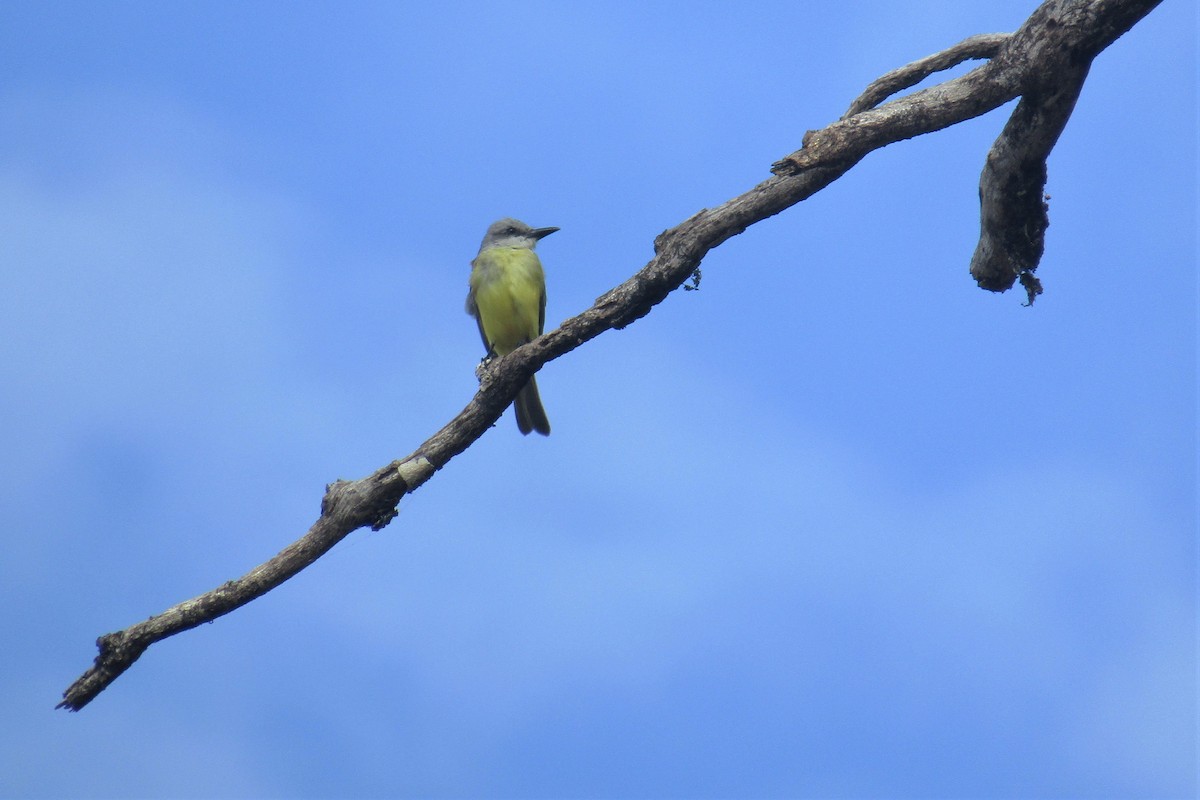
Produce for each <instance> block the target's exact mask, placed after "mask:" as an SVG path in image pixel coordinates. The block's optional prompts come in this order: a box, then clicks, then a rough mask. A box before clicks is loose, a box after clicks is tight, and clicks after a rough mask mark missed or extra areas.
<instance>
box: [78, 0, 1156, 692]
mask: <svg viewBox="0 0 1200 800" xmlns="http://www.w3.org/2000/svg"><path fill="white" fill-rule="evenodd" d="M1159 1H1160V0H1050V1H1049V2H1046V3H1044V4H1043V5H1042V6H1040V7H1039V8H1038V9H1037V10H1036V11H1035V12H1034V14H1033V15H1032V16H1031V17H1030V18H1029V19H1028V20H1027V21H1026V22H1025V24H1023V25H1022V26H1021V28H1020V29H1018V30H1017V31H1016V32H1015V33H1013V34H988V35H981V36H973V37H971V38H969V39H967V40H965V41H963V42H961V43H960V44H958V45H955V46H954V47H951V48H950V49H948V50H946V51H943V52H942V53H938V54H936V55H933V56H930V57H928V58H925V59H921V60H920V61H917V62H914V63H913V64H910V65H908V66H906V67H902V68H901V69H898V70H896V71H894V72H892V73H889V74H888V75H885V76H883V77H882V78H880V79H879V80H877V81H875V82H874V83H872V84H871V85H870V86H869V87H868V88H867V90H866V91H865V92H864V93H863V95H862V96H861V97H859V98H858V99H857V100H856V101H855V102H854V103H853V104H852V105H851V106H850V110H849V111H848V112H847V113H846V115H845V116H844V117H843V118H842V119H840V120H838V121H837V122H835V123H833V124H832V125H829V126H828V127H826V128H823V129H822V130H819V131H809V132H808V133H807V134H806V135H805V136H804V140H803V145H804V146H803V148H802V149H801V150H798V151H797V152H795V153H793V154H792V155H790V156H788V157H786V158H784V159H783V160H781V161H779V162H778V163H776V164H775V165H774V167H773V168H772V171H773V172H774V173H775V176H774V177H772V178H769V179H767V180H766V181H763V182H762V183H760V184H758V185H757V186H755V187H754V188H752V189H750V190H749V191H748V192H746V193H745V194H742V195H740V196H738V197H735V198H733V199H732V200H730V201H728V202H726V203H724V204H723V205H721V206H719V207H717V208H713V209H704V210H702V211H700V212H699V213H697V214H695V215H694V216H692V217H691V218H689V219H687V220H685V221H684V222H682V223H680V224H679V225H678V226H676V227H674V228H671V229H670V230H667V231H664V232H663V233H662V234H660V235H659V236H658V238H657V239H656V240H655V243H654V249H655V255H654V258H653V259H651V260H650V262H649V263H648V264H647V265H646V266H645V267H643V268H642V269H641V270H640V271H638V272H637V273H636V274H635V275H634V276H633V277H631V278H630V279H629V280H627V281H625V283H623V284H621V285H620V286H618V287H616V288H615V289H613V290H611V291H609V292H607V293H606V294H604V295H603V296H601V297H600V298H599V299H597V300H596V303H595V305H593V306H592V307H591V308H589V309H588V310H586V311H584V312H583V313H582V314H579V315H578V316H576V317H572V318H571V319H569V320H567V321H566V322H564V323H563V324H562V326H561V327H559V328H557V329H556V330H553V331H550V332H549V333H547V334H545V335H544V336H541V337H539V338H538V339H536V340H535V341H533V342H531V343H529V344H528V345H526V346H524V347H521V348H519V349H517V350H516V351H514V352H513V353H511V354H509V355H507V356H505V357H504V358H502V359H498V360H496V361H495V362H493V363H492V364H489V365H488V366H487V367H486V368H484V370H483V371H482V373H481V375H482V380H481V385H480V389H479V391H478V392H477V393H476V395H475V397H474V398H473V399H472V400H471V402H470V403H469V404H468V405H467V407H466V408H464V409H463V410H462V412H460V413H459V414H458V416H457V417H455V418H454V419H453V420H451V421H450V422H449V423H448V424H447V425H446V426H445V427H444V428H442V429H441V430H440V431H438V432H437V433H435V434H434V435H433V436H432V437H431V438H430V439H429V440H428V441H426V442H425V443H424V444H422V445H421V446H420V447H418V448H417V449H416V451H415V452H413V453H412V454H411V455H409V456H407V457H405V458H403V459H401V460H399V461H394V462H392V463H391V464H388V465H387V466H385V467H383V468H382V469H380V470H378V471H376V472H375V473H374V474H372V475H369V476H367V477H365V478H362V479H360V480H356V481H341V480H339V481H336V482H335V483H333V484H331V485H330V486H329V487H328V488H327V491H326V494H325V498H324V500H323V501H322V503H321V515H320V517H319V518H318V519H317V521H316V522H315V523H314V524H313V526H312V528H311V529H309V531H308V533H307V534H305V535H304V536H303V537H302V538H300V539H299V540H297V541H296V542H294V543H293V544H291V545H289V546H288V547H286V548H285V549H284V550H282V551H281V552H280V553H279V554H278V555H276V556H275V557H274V558H272V559H270V560H269V561H267V562H266V563H264V564H262V565H261V566H259V567H256V568H255V569H253V570H251V571H250V572H249V573H247V574H246V575H244V576H242V577H241V578H238V579H236V580H233V581H229V582H227V583H225V584H223V585H221V586H219V587H217V588H216V589H213V590H212V591H210V592H207V593H205V594H203V595H200V596H199V597H196V598H193V599H191V600H187V601H185V602H183V603H180V604H178V605H176V606H173V607H171V608H169V609H167V610H166V611H164V612H162V613H161V614H158V615H156V616H154V617H151V618H150V619H148V620H146V621H145V622H140V623H137V624H136V625H133V626H130V627H129V628H126V629H125V630H122V631H118V632H116V633H110V634H106V635H104V636H101V637H100V638H99V639H98V640H97V642H96V644H97V646H98V647H99V649H100V653H99V655H97V656H96V659H95V663H94V664H93V666H92V667H90V668H89V669H88V670H87V671H86V672H85V673H84V674H83V675H82V676H81V677H80V678H79V679H78V680H77V681H75V683H73V684H72V685H71V686H70V687H69V688H68V689H67V690H66V691H65V692H64V693H63V701H62V702H61V703H60V704H59V707H60V708H66V709H70V710H72V711H77V710H79V709H81V708H83V707H84V706H85V705H87V704H88V703H89V702H91V701H92V700H93V699H94V698H95V697H96V695H98V694H99V693H100V692H101V691H103V690H104V689H105V687H107V686H108V685H109V684H110V683H112V681H113V680H115V679H116V678H117V677H118V676H119V675H120V674H121V673H122V672H124V671H125V670H126V669H128V668H129V667H130V666H131V665H132V664H133V662H134V661H136V660H137V659H138V658H139V657H140V656H141V654H142V653H143V652H145V650H146V649H147V648H148V647H149V646H150V645H152V644H154V643H155V642H157V641H160V640H162V639H165V638H167V637H168V636H173V635H174V634H176V633H180V632H181V631H185V630H188V629H190V628H194V627H196V626H197V625H200V624H202V623H204V622H211V621H212V620H214V619H216V618H218V617H220V616H223V615H224V614H228V613H229V612H230V611H233V610H234V609H236V608H238V607H240V606H243V605H245V604H246V603H248V602H250V601H251V600H253V599H255V598H256V597H259V596H261V595H263V594H265V593H266V592H268V591H270V590H271V589H273V588H274V587H276V586H278V585H279V584H281V583H283V582H284V581H286V580H287V579H288V578H290V577H292V576H293V575H295V574H296V573H298V572H299V571H300V570H302V569H304V568H305V567H307V566H308V565H309V564H311V563H313V562H314V561H315V560H317V559H318V558H320V557H321V556H322V555H323V554H324V553H325V552H327V551H328V550H329V549H330V548H331V547H333V546H334V545H335V544H337V543H338V542H339V541H341V540H342V539H343V538H344V537H345V536H346V535H347V534H349V533H350V532H351V531H354V530H357V529H358V528H362V527H366V526H370V527H372V528H374V529H379V528H382V527H383V526H384V525H386V524H388V523H389V522H390V521H391V520H392V519H393V518H394V517H395V516H396V506H397V504H398V503H399V502H400V500H401V498H402V497H403V496H404V495H405V494H407V493H409V492H411V491H414V490H415V489H416V488H417V487H419V486H420V485H421V484H423V483H424V482H425V481H427V480H428V479H429V478H430V477H432V475H433V474H434V472H436V471H437V470H439V469H441V468H442V467H443V466H445V465H446V464H447V463H448V462H449V461H450V459H452V458H453V457H454V456H456V455H458V454H459V453H461V452H462V451H463V450H465V449H467V447H469V446H470V445H471V444H472V443H473V442H474V441H475V440H476V439H478V438H479V437H480V436H482V435H483V433H484V432H485V431H487V429H488V428H490V427H491V426H492V425H493V424H495V422H496V421H497V419H498V418H499V417H500V415H501V414H502V413H503V412H504V410H505V409H506V408H507V407H508V405H509V404H510V403H511V402H512V400H513V398H514V397H515V396H516V394H517V392H518V390H519V389H520V388H521V387H522V386H524V385H525V382H526V381H527V380H528V379H529V376H530V375H532V374H533V373H534V372H536V371H537V370H538V369H540V368H541V366H542V365H543V364H545V363H546V362H547V361H550V360H552V359H555V358H558V357H559V356H561V355H564V354H565V353H569V352H570V351H571V350H574V349H575V348H576V347H578V346H579V345H581V344H583V343H584V342H586V341H588V340H589V339H592V338H595V337H596V336H598V335H600V334H601V333H603V332H604V331H606V330H609V329H611V328H623V327H625V326H626V325H628V324H630V323H631V322H634V321H635V320H637V319H639V318H641V317H643V316H645V315H646V314H647V313H649V311H650V309H652V308H653V307H654V306H655V305H657V304H658V303H660V302H662V300H663V299H664V298H666V296H667V295H668V294H669V293H671V292H672V291H674V290H675V289H677V288H678V287H679V286H681V285H683V284H684V283H685V281H687V280H688V279H689V278H690V277H692V276H693V274H694V273H695V272H696V270H697V268H698V267H699V265H700V261H701V259H703V258H704V256H705V255H706V254H707V253H708V252H709V251H710V250H712V249H713V248H714V247H717V246H718V245H720V244H721V243H722V242H724V241H726V240H727V239H729V238H731V237H733V236H736V235H738V234H739V233H741V232H742V231H744V230H746V228H748V227H750V226H751V225H753V224H754V223H756V222H759V221H761V220H763V219H766V218H767V217H770V216H773V215H775V214H778V213H779V212H780V211H783V210H784V209H786V208H788V207H790V206H793V205H795V204H796V203H799V202H800V201H802V200H804V199H806V198H808V197H809V196H811V195H813V194H815V193H816V192H818V191H820V190H821V189H823V188H824V187H825V186H828V185H829V184H830V183H832V182H833V181H835V180H837V179H838V178H839V177H840V176H841V175H843V174H844V173H845V172H846V171H847V170H849V169H850V168H851V167H853V166H854V164H856V163H857V162H858V161H859V160H860V159H862V158H863V157H864V156H865V155H867V154H868V153H870V152H871V151H872V150H876V149H878V148H880V147H884V146H886V145H888V144H891V143H893V142H897V141H900V140H902V139H908V138H911V137H913V136H918V135H920V134H923V133H930V132H932V131H936V130H940V129H942V128H946V127H948V126H950V125H954V124H955V123H958V122H962V121H964V120H967V119H971V118H972V117H976V116H979V115H981V114H984V113H987V112H988V111H991V110H993V109H995V108H997V107H999V106H1000V105H1002V104H1004V103H1006V102H1008V101H1009V100H1012V99H1014V98H1016V97H1021V98H1022V99H1021V102H1020V103H1019V104H1018V105H1017V108H1016V110H1015V111H1014V112H1013V114H1012V117H1011V119H1010V120H1009V122H1008V124H1007V125H1006V126H1005V128H1004V132H1003V133H1001V135H1000V137H999V139H998V140H997V141H996V143H995V145H994V146H993V148H992V150H991V152H990V153H989V154H988V156H987V161H986V166H985V167H984V171H983V176H982V179H981V183H980V199H981V204H982V215H981V216H982V233H981V236H980V242H979V246H978V248H977V250H976V253H975V257H974V258H973V259H972V262H971V273H972V275H973V276H974V277H975V279H976V280H977V281H978V283H979V285H980V286H982V287H983V288H985V289H990V290H993V291H1004V290H1005V289H1008V288H1010V287H1011V286H1012V285H1013V283H1014V282H1015V281H1016V280H1018V279H1020V280H1021V281H1022V284H1023V285H1024V286H1025V288H1026V291H1027V292H1028V293H1029V298H1030V300H1031V301H1032V299H1033V297H1034V295H1035V294H1036V292H1035V289H1036V291H1040V286H1038V284H1037V279H1036V278H1035V277H1033V271H1034V270H1035V269H1036V267H1037V264H1038V260H1039V259H1040V257H1041V254H1042V251H1043V249H1044V246H1045V244H1044V235H1043V234H1044V231H1045V229H1046V225H1047V224H1048V223H1047V216H1046V208H1045V204H1044V202H1043V194H1044V186H1045V180H1046V164H1045V160H1046V156H1047V154H1048V153H1049V152H1050V149H1051V148H1052V147H1053V146H1054V143H1055V142H1056V141H1057V139H1058V135H1059V134H1060V133H1061V132H1062V129H1063V126H1064V125H1065V124H1066V121H1067V119H1068V118H1069V117H1070V114H1071V110H1072V108H1073V107H1074V103H1075V99H1076V98H1077V97H1078V95H1079V91H1080V88H1081V87H1082V85H1083V81H1084V79H1085V78H1086V76H1087V72H1088V67H1089V66H1090V64H1091V61H1092V59H1093V58H1095V56H1096V55H1097V54H1098V53H1099V52H1100V51H1102V50H1103V49H1104V48H1105V47H1107V46H1108V45H1109V44H1111V43H1112V42H1113V41H1114V40H1115V39H1117V38H1118V37H1119V36H1120V35H1121V34H1123V33H1124V32H1125V31H1127V30H1128V29H1129V28H1130V27H1132V26H1133V25H1134V24H1135V23H1136V22H1137V21H1138V20H1139V19H1141V18H1142V17H1143V16H1145V15H1146V14H1147V13H1149V12H1150V11H1151V10H1152V9H1153V8H1154V6H1156V5H1157V4H1158V2H1159ZM973 58H988V59H990V60H989V61H988V62H987V63H985V64H984V65H982V66H980V67H977V68H976V69H974V70H972V71H971V72H969V73H967V74H966V75H963V76H961V77H959V78H955V79H953V80H950V81H946V82H945V83H942V84H939V85H937V86H934V87H931V88H928V89H924V90H921V91H918V92H915V93H913V94H911V95H908V96H906V97H903V98H900V99H897V100H893V101H891V102H888V103H886V104H884V105H879V104H880V103H882V102H883V101H884V100H885V99H886V98H887V97H889V96H891V95H892V94H894V93H895V92H897V91H901V90H903V89H906V88H908V87H910V86H913V85H914V84H915V83H917V82H919V81H921V80H923V79H924V78H926V77H928V76H929V75H930V74H932V73H934V72H936V71H939V70H943V69H946V68H948V67H951V66H953V65H956V64H958V63H961V62H962V61H964V60H967V59H973Z"/></svg>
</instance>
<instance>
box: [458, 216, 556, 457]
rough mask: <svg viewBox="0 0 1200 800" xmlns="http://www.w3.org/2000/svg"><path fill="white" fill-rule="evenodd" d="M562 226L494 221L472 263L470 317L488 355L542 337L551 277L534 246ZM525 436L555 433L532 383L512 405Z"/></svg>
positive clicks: (514, 347) (535, 383) (468, 302)
mask: <svg viewBox="0 0 1200 800" xmlns="http://www.w3.org/2000/svg"><path fill="white" fill-rule="evenodd" d="M556 230H558V228H531V227H529V226H528V225H526V224H525V223H524V222H521V221H520V220H515V219H507V218H506V219H502V220H500V221H499V222H494V223H492V226H491V227H490V228H488V229H487V233H486V234H484V237H483V243H482V244H480V245H479V254H478V255H477V256H475V260H474V261H472V262H471V281H470V283H471V291H470V292H468V293H467V313H468V314H470V315H471V316H473V317H474V318H475V322H477V323H478V324H479V335H480V336H481V337H483V346H484V347H486V348H487V354H488V356H506V355H508V354H509V353H511V352H512V351H513V350H516V349H517V348H518V347H520V346H521V345H523V344H525V343H526V342H530V341H533V339H535V338H536V337H538V336H541V335H542V329H543V328H544V327H545V325H546V275H545V273H544V272H543V271H542V262H541V261H540V260H539V259H538V257H537V253H535V252H533V248H534V247H535V246H536V245H537V243H538V241H539V240H540V239H542V238H543V237H546V236H549V235H550V234H552V233H554V232H555V231H556ZM513 408H514V409H515V410H516V412H517V427H518V428H520V429H521V433H526V434H527V433H529V432H530V431H537V432H538V433H540V434H542V435H543V436H549V435H550V420H548V419H546V410H545V409H544V408H542V399H541V397H539V396H538V388H537V382H536V381H535V380H534V379H533V378H530V379H529V383H527V384H525V386H524V387H522V388H521V391H520V392H518V393H517V399H516V400H514V401H513Z"/></svg>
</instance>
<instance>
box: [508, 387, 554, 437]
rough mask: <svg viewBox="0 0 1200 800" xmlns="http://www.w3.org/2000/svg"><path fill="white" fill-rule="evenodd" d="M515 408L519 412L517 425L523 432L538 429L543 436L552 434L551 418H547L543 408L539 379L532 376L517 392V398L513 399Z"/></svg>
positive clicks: (526, 432)
mask: <svg viewBox="0 0 1200 800" xmlns="http://www.w3.org/2000/svg"><path fill="white" fill-rule="evenodd" d="M513 409H514V410H515V411H516V412H517V427H518V428H520V429H521V433H525V434H528V433H529V432H530V431H537V432H538V433H540V434H541V435H542V436H549V435H550V420H548V419H546V409H544V408H542V398H541V396H539V395H538V388H537V381H535V380H534V379H533V378H530V379H529V383H527V384H525V387H524V388H523V389H521V391H520V392H519V393H518V394H517V399H516V400H514V401H513Z"/></svg>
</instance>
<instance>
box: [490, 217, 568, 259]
mask: <svg viewBox="0 0 1200 800" xmlns="http://www.w3.org/2000/svg"><path fill="white" fill-rule="evenodd" d="M556 230H558V228H531V227H529V226H528V225H526V224H525V223H524V222H521V220H519V219H512V218H511V217H505V218H504V219H502V220H499V221H497V222H493V223H492V224H491V226H490V227H489V228H488V229H487V233H485V234H484V236H483V243H482V244H481V245H479V252H481V253H482V252H483V251H484V250H487V249H488V248H489V247H525V248H528V249H530V250H532V249H533V247H534V245H536V244H537V243H538V240H539V239H542V238H543V237H546V236H549V235H550V234H552V233H554V232H555V231H556Z"/></svg>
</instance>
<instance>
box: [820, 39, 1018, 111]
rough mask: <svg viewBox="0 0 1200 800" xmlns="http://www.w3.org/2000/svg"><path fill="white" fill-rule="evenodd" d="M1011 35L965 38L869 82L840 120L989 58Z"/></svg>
mask: <svg viewBox="0 0 1200 800" xmlns="http://www.w3.org/2000/svg"><path fill="white" fill-rule="evenodd" d="M1011 35H1012V34H1008V33H980V34H977V35H975V36H969V37H967V38H966V39H963V40H962V41H961V42H959V43H958V44H956V45H954V46H953V47H951V48H948V49H946V50H943V51H942V52H940V53H934V54H933V55H931V56H926V57H925V58H922V59H920V60H918V61H914V62H912V63H911V64H906V65H904V66H903V67H900V69H897V70H893V71H891V72H889V73H888V74H887V75H884V76H883V77H881V78H878V79H876V80H875V81H873V82H872V83H871V85H870V86H868V87H867V88H866V89H865V90H864V91H863V93H862V94H861V95H859V97H858V99H857V100H855V101H854V102H853V103H851V104H850V108H849V110H847V111H846V113H845V114H843V115H842V119H847V118H849V117H853V116H854V115H855V114H861V113H862V112H863V111H866V110H867V109H869V108H874V107H875V106H877V105H879V104H880V103H882V102H883V101H884V100H886V99H888V98H889V97H891V96H892V95H894V94H895V93H896V92H902V91H904V90H905V89H907V88H909V87H911V86H916V85H917V84H918V83H920V82H921V81H923V80H925V79H926V78H928V77H929V76H930V75H932V74H933V73H935V72H941V71H943V70H947V69H950V68H951V67H956V66H958V65H959V64H961V63H962V62H964V61H970V60H972V59H976V58H991V57H992V56H994V55H996V53H998V52H999V51H1000V47H1001V45H1003V44H1004V43H1005V42H1007V41H1008V39H1009V37H1010V36H1011Z"/></svg>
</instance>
